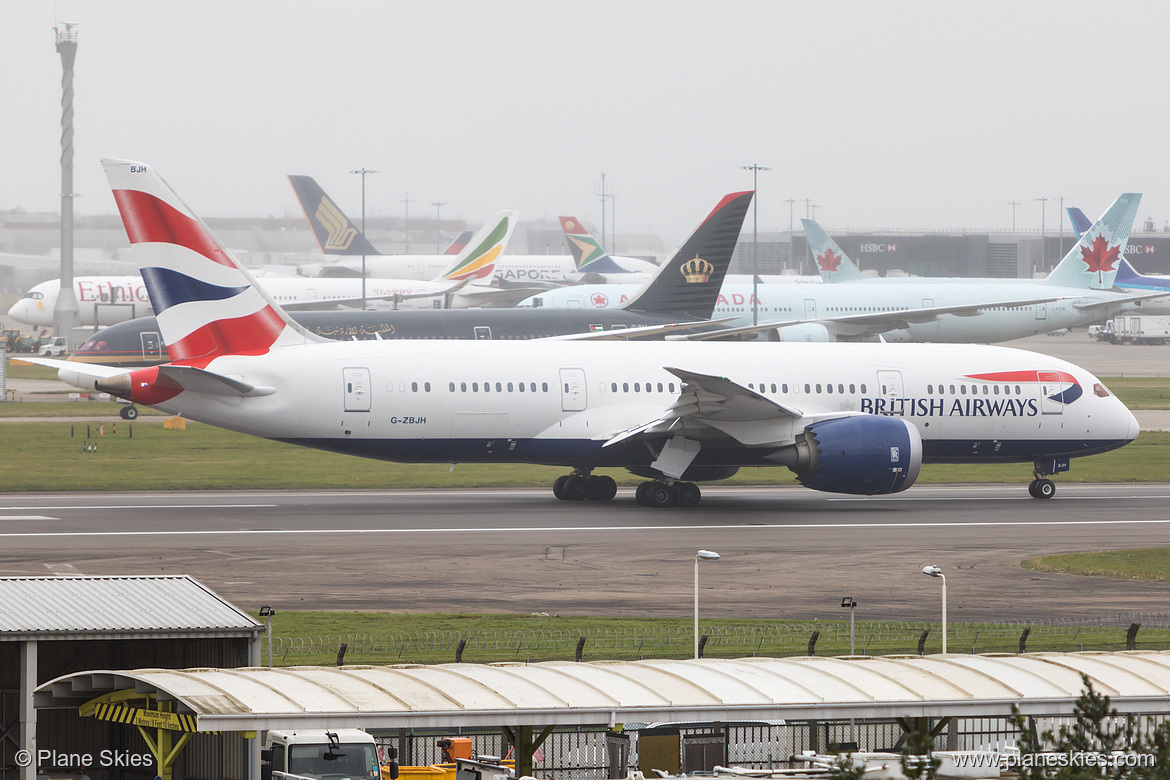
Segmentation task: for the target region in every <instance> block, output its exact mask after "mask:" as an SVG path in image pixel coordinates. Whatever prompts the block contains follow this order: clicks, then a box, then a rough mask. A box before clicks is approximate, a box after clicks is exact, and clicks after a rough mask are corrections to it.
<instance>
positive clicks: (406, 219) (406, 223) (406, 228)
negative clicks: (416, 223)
mask: <svg viewBox="0 0 1170 780" xmlns="http://www.w3.org/2000/svg"><path fill="white" fill-rule="evenodd" d="M402 202H403V204H405V205H404V206H403V208H405V209H406V211H405V213H404V216H403V218H402V232H403V233H405V235H406V254H408V255H409V254H410V204H411V203H414V201H413V200H411V199H410V193H409V192H408V193H406V197H405V198H403V199H402Z"/></svg>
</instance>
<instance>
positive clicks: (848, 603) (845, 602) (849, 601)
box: [841, 596, 857, 655]
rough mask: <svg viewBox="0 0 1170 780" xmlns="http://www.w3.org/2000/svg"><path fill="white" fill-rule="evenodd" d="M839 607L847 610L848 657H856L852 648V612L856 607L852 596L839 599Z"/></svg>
mask: <svg viewBox="0 0 1170 780" xmlns="http://www.w3.org/2000/svg"><path fill="white" fill-rule="evenodd" d="M841 606H842V607H848V608H849V655H857V653H856V652H855V651H854V647H853V636H854V634H853V610H854V609H855V608H856V607H857V602H856V601H854V600H853V597H852V596H846V597H845V598H843V599H841Z"/></svg>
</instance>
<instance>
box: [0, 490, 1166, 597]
mask: <svg viewBox="0 0 1170 780" xmlns="http://www.w3.org/2000/svg"><path fill="white" fill-rule="evenodd" d="M1168 503H1170V484H1141V485H1072V484H1065V485H1060V487H1059V490H1058V493H1057V496H1056V498H1054V499H1052V500H1050V501H1041V500H1036V499H1032V498H1029V497H1028V495H1027V491H1026V485H1024V484H1023V483H1021V484H1019V485H997V486H923V487H915V488H912V489H911V490H910V491H908V492H906V493H903V494H900V495H896V496H885V497H874V498H851V497H845V496H836V495H830V494H820V493H816V492H813V491H809V490H806V489H803V488H734V487H725V488H718V487H712V488H708V489H706V490H705V491H704V500H703V504H702V506H700V507H699V508H697V509H691V510H682V509H666V510H661V509H659V510H655V509H647V508H643V507H639V506H637V505H636V504H635V503H634V501H633V497H632V491H630V490H623V491H622V492H621V493H620V494H619V496H618V498H617V499H616V500H615V501H614V502H613V503H612V504H594V503H589V502H584V503H565V502H559V501H556V500H555V499H554V498H553V497H552V496H551V493H550V491H548V490H462V491H377V492H367V491H363V492H345V493H343V492H272V493H269V492H264V493H260V492H240V493H205V492H195V493H178V494H175V493H168V494H158V493H134V494H93V493H84V494H81V493H58V494H35V495H33V494H27V495H16V496H13V495H7V496H2V497H0V576H19V575H45V574H89V575H100V574H189V575H192V576H194V577H196V578H197V579H199V580H201V581H203V582H204V583H206V584H207V585H208V586H209V587H211V588H212V589H214V590H215V591H217V592H219V593H221V594H222V595H224V596H225V597H227V598H228V599H230V600H232V601H233V602H234V603H236V604H238V605H239V606H241V607H242V608H246V609H254V608H256V607H258V606H259V605H261V604H271V605H272V606H274V607H276V608H277V609H358V610H395V611H398V610H406V611H461V610H463V611H473V612H492V611H500V612H512V613H527V612H548V613H553V614H564V615H625V614H639V615H640V614H646V615H657V616H687V615H689V614H691V609H692V602H691V599H692V597H693V595H692V587H693V580H692V577H693V557H694V554H695V551H696V550H698V549H700V548H707V549H712V550H716V551H717V552H719V553H720V554H721V555H722V556H723V559H722V560H721V561H719V562H717V563H712V564H706V563H704V564H703V568H702V571H701V576H700V581H701V590H702V594H701V599H702V603H703V609H704V612H705V614H708V615H712V616H714V615H716V614H718V615H726V616H730V617H745V618H766V617H799V618H814V617H819V618H822V619H838V618H839V617H840V611H841V610H840V607H839V604H840V601H841V598H842V597H843V596H853V597H854V598H856V599H857V600H858V602H859V603H860V605H861V606H860V607H859V608H858V617H859V618H864V619H890V620H935V619H937V616H938V611H939V587H938V581H937V580H934V579H931V578H928V577H924V576H923V575H922V574H921V569H922V567H923V566H925V565H928V564H937V565H939V566H941V567H942V568H943V570H944V571H945V572H946V574H947V585H948V596H949V606H950V615H951V619H952V620H991V619H1009V618H1044V617H1053V616H1065V617H1083V616H1098V615H1102V614H1106V613H1113V612H1129V611H1163V610H1164V609H1165V607H1166V605H1167V603H1170V585H1163V584H1155V583H1143V582H1129V581H1115V580H1108V579H1102V578H1089V577H1075V576H1067V575H1056V574H1040V573H1035V572H1031V571H1028V570H1025V569H1023V568H1021V567H1020V565H1019V564H1020V561H1021V560H1023V559H1024V558H1027V557H1031V556H1036V555H1044V554H1048V553H1054V552H1067V551H1076V550H1096V549H1119V548H1126V547H1142V546H1161V545H1166V544H1168V543H1170V513H1167V512H1166V507H1167V505H1168Z"/></svg>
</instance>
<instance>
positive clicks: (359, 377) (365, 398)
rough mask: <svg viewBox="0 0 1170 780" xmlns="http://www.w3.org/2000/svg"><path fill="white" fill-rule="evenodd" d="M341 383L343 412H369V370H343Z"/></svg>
mask: <svg viewBox="0 0 1170 780" xmlns="http://www.w3.org/2000/svg"><path fill="white" fill-rule="evenodd" d="M341 381H342V384H343V385H344V387H345V411H347V412H368V411H370V369H368V368H343V369H341Z"/></svg>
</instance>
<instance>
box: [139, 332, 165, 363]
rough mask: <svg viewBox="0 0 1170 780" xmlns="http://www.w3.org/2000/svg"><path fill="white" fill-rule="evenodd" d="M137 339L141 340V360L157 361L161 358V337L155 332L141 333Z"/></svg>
mask: <svg viewBox="0 0 1170 780" xmlns="http://www.w3.org/2000/svg"><path fill="white" fill-rule="evenodd" d="M139 339H141V341H142V359H143V361H146V362H158V361H160V360H162V339H161V338H159V336H158V334H157V333H141V334H139Z"/></svg>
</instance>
